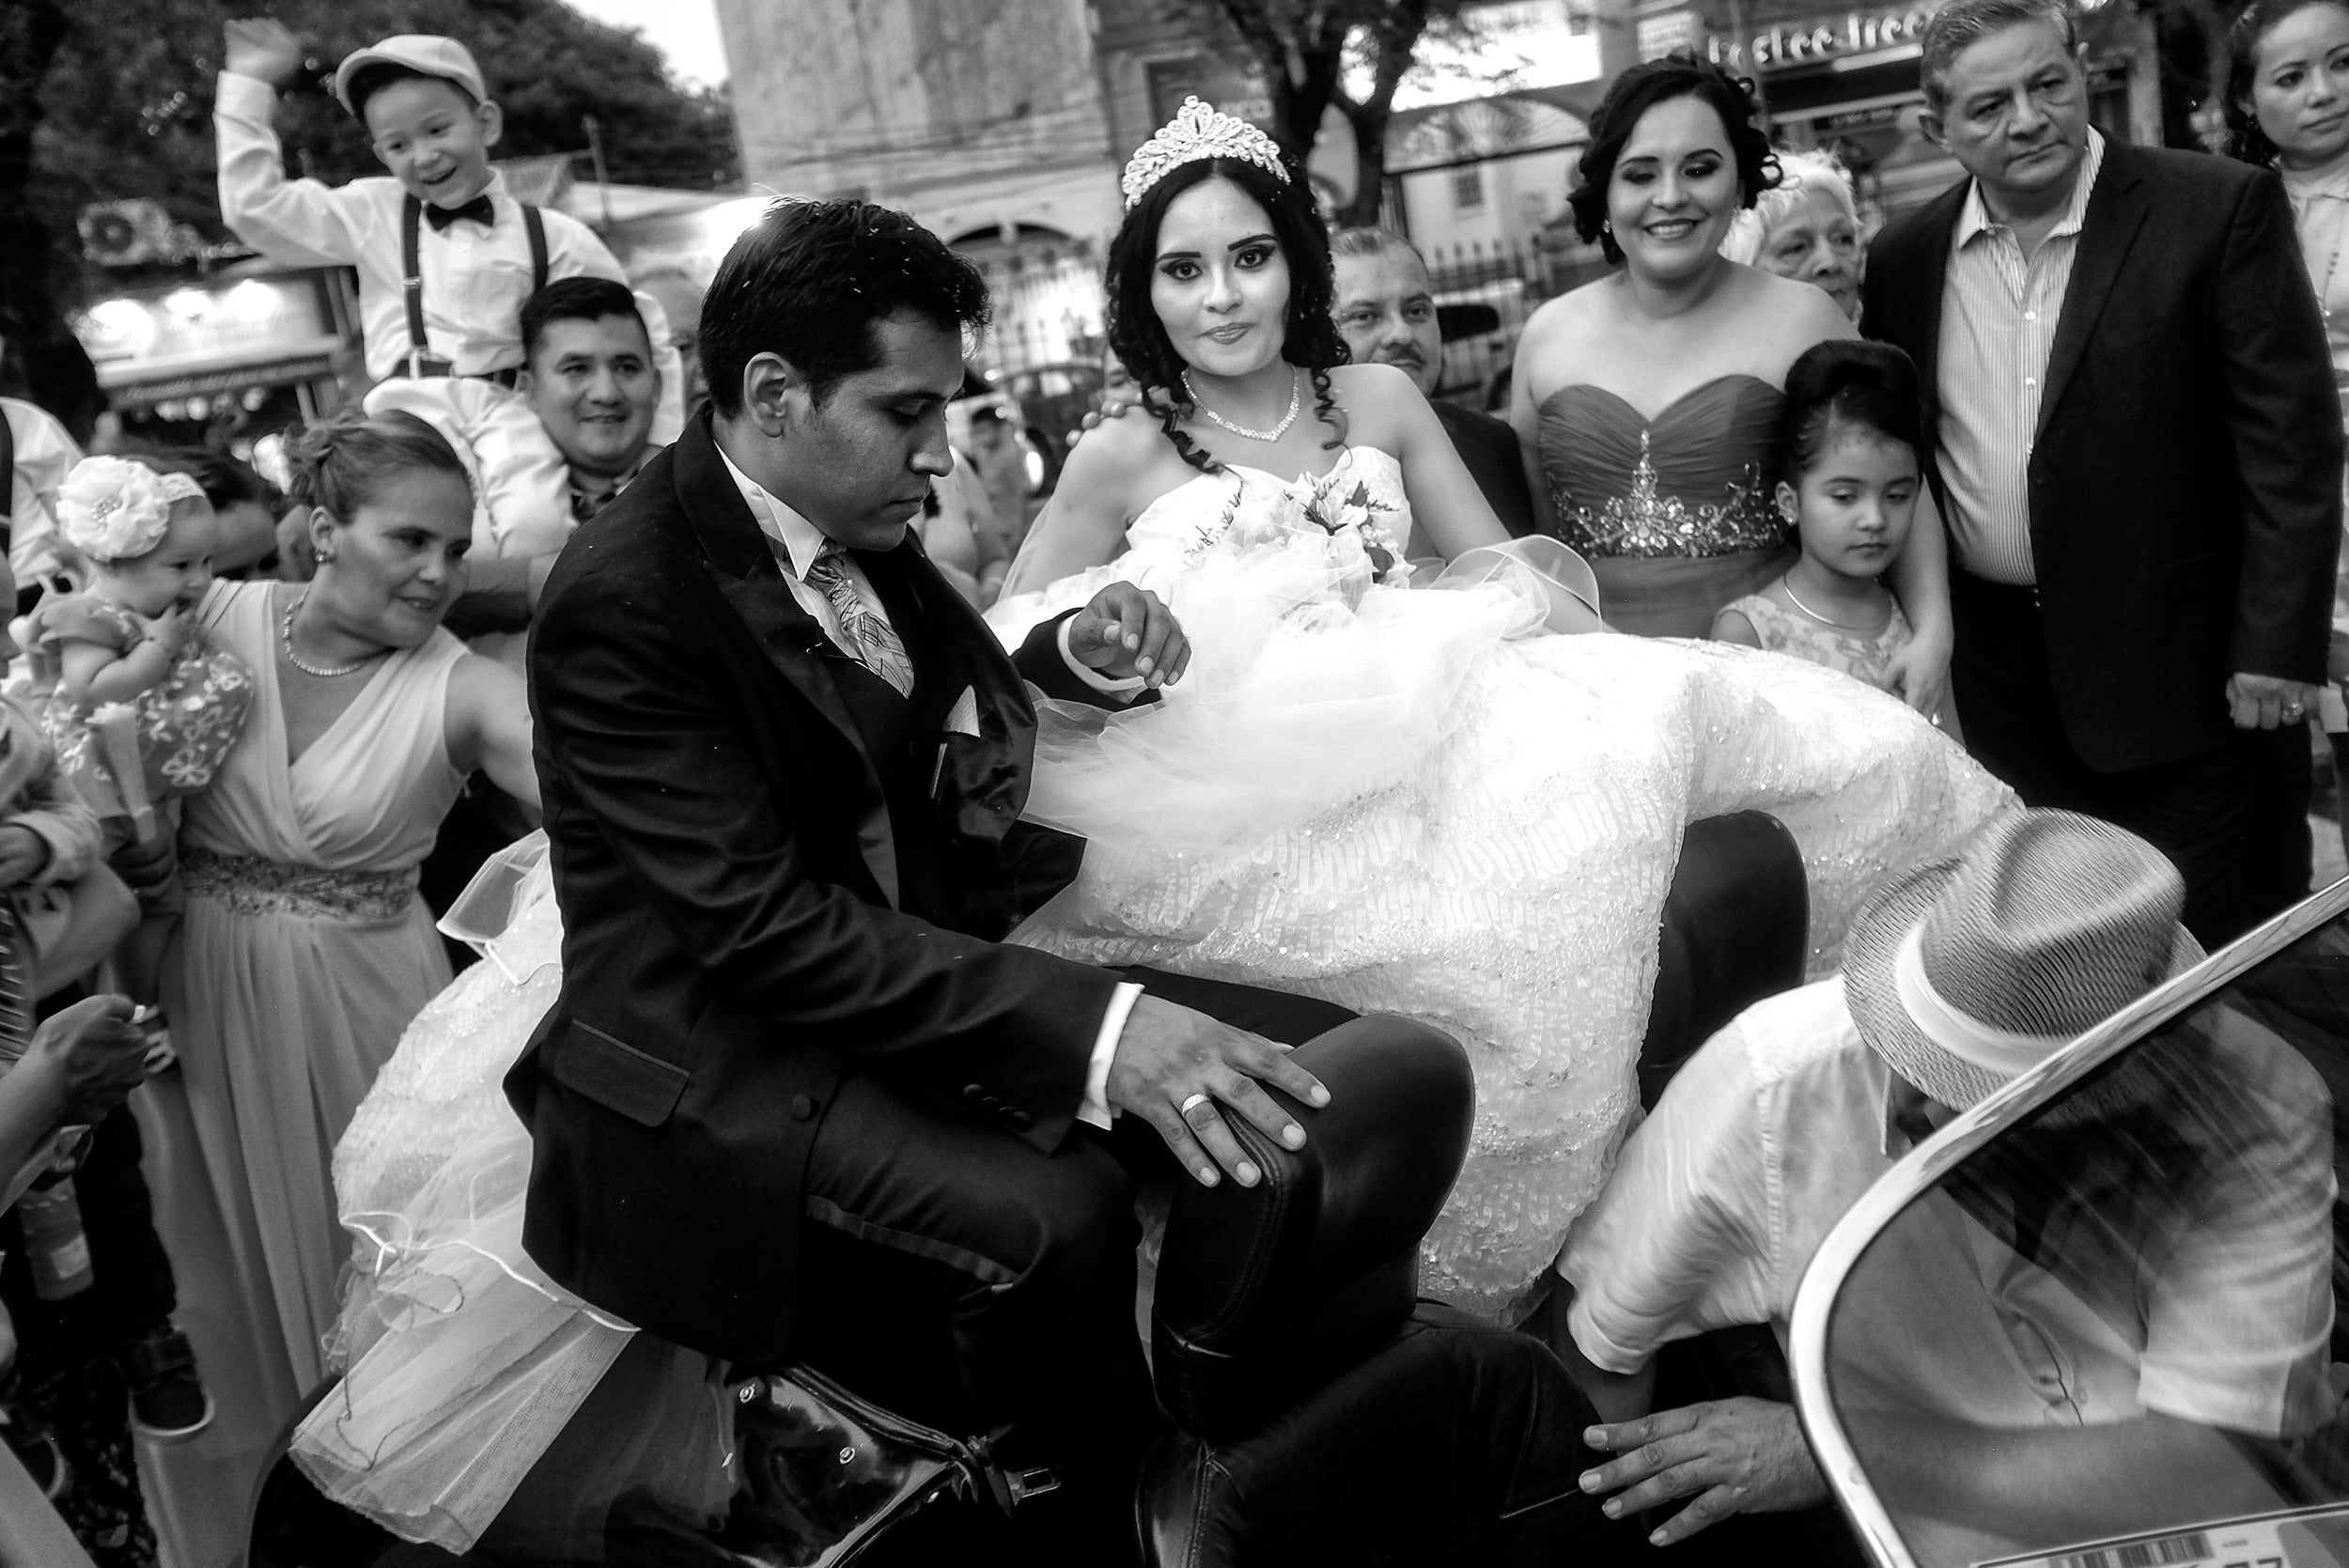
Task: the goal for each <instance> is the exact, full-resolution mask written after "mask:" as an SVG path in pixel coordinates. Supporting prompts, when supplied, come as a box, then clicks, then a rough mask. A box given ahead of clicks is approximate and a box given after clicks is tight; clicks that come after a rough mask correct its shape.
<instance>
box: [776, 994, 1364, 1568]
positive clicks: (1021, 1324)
mask: <svg viewBox="0 0 2349 1568" xmlns="http://www.w3.org/2000/svg"><path fill="white" fill-rule="evenodd" d="M1136 978H1138V979H1146V981H1147V983H1148V985H1149V986H1150V989H1151V991H1152V992H1153V993H1154V994H1155V995H1158V996H1159V997H1161V998H1164V999H1166V1000H1168V1001H1177V1002H1180V1003H1182V1004H1184V1005H1186V1006H1190V1007H1195V1008H1197V1009H1199V1010H1200V1011H1202V1012H1206V1013H1208V1014H1210V1015H1212V1016H1214V1017H1220V1018H1221V1019H1223V1020H1224V1021H1225V1022H1227V1023H1232V1024H1236V1025H1238V1026H1239V1027H1242V1028H1247V1029H1251V1030H1254V1031H1256V1032H1260V1033H1263V1034H1265V1035H1267V1036H1268V1037H1270V1038H1272V1039H1276V1040H1281V1041H1283V1042H1285V1043H1289V1044H1300V1043H1302V1042H1303V1041H1305V1040H1309V1039H1312V1038H1313V1037H1314V1036H1315V1035H1317V1034H1320V1033H1323V1032H1326V1031H1327V1030H1329V1029H1331V1028H1334V1027H1335V1026H1336V1025H1338V1024H1340V1023H1343V1022H1345V1021H1346V1019H1347V1018H1348V1017H1351V1015H1350V1014H1348V1013H1347V1012H1346V1010H1345V1009H1343V1008H1339V1007H1334V1006H1331V1005H1330V1004H1329V1003H1327V1002H1319V1001H1308V1000H1304V999H1300V998H1296V997H1285V996H1281V995H1278V994H1276V993H1273V992H1269V991H1261V990H1256V989H1254V988H1252V987H1250V986H1227V985H1220V984H1217V983H1215V982H1212V981H1201V980H1191V979H1187V978H1184V977H1181V976H1175V975H1160V974H1157V973H1155V972H1152V973H1147V974H1141V973H1138V974H1137V975H1136ZM1398 1027H1409V1026H1401V1025H1399V1026H1398ZM877 1156H878V1157H877ZM1175 1173H1176V1172H1175V1164H1174V1161H1173V1159H1172V1157H1169V1156H1168V1154H1167V1152H1166V1149H1165V1146H1164V1145H1163V1144H1162V1143H1161V1142H1160V1141H1159V1136H1158V1134H1157V1132H1156V1131H1154V1130H1153V1129H1152V1128H1151V1127H1150V1126H1149V1125H1148V1124H1147V1123H1146V1122H1143V1121H1142V1120H1141V1119H1140V1118H1138V1117H1134V1116H1123V1117H1120V1118H1118V1120H1117V1124H1116V1126H1115V1128H1114V1130H1112V1131H1111V1132H1108V1133H1101V1132H1099V1131H1097V1129H1094V1128H1092V1127H1089V1126H1080V1127H1079V1128H1078V1130H1077V1132H1076V1133H1075V1134H1074V1135H1073V1136H1071V1137H1070V1138H1069V1139H1068V1140H1067V1141H1066V1142H1065V1143H1064V1144H1063V1145H1062V1146H1061V1148H1060V1149H1059V1150H1058V1151H1057V1152H1056V1153H1054V1154H1052V1155H1050V1156H1049V1157H1048V1156H1045V1155H1041V1154H1038V1153H1037V1152H1036V1150H1035V1149H1034V1147H1033V1146H1031V1145H1029V1144H1027V1143H1024V1142H1020V1141H1017V1140H1014V1139H1010V1138H1006V1137H1004V1136H1003V1133H1002V1131H1001V1130H1000V1129H998V1128H997V1127H995V1126H992V1125H989V1124H987V1123H983V1122H981V1121H979V1120H977V1119H961V1118H955V1117H948V1116H941V1115H940V1114H939V1113H938V1111H936V1110H933V1109H931V1108H930V1107H928V1106H926V1105H923V1104H919V1103H917V1102H915V1101H912V1100H909V1099H907V1098H905V1097H903V1096H902V1095H900V1094H898V1093H897V1092H896V1091H895V1090H894V1089H893V1088H892V1087H891V1086H889V1085H888V1084H887V1083H885V1082H883V1081H882V1080H880V1079H877V1078H870V1077H855V1078H850V1079H848V1080H847V1081H845V1082H843V1083H842V1084H841V1086H840V1089H839V1092H838V1093H837V1094H835V1095H834V1096H833V1098H832V1108H831V1110H829V1111H827V1112H826V1114H825V1118H824V1126H823V1131H822V1132H821V1134H820V1135H818V1137H817V1141H816V1147H815V1149H814V1151H813V1152H812V1153H811V1155H810V1157H809V1159H808V1167H807V1178H806V1193H807V1222H806V1225H805V1227H804V1230H803V1232H802V1234H801V1263H800V1271H801V1278H802V1279H803V1280H804V1281H806V1283H805V1287H804V1289H803V1290H802V1291H801V1296H800V1316H799V1323H798V1327H797V1328H796V1330H795V1332H794V1336H793V1346H792V1354H793V1355H794V1357H795V1358H800V1359H802V1360H805V1361H807V1362H809V1363H810V1364H812V1365H815V1366H817V1367H820V1368H822V1369H823V1370H825V1371H826V1372H828V1373H830V1374H832V1375H833V1376H835V1377H837V1378H839V1379H840V1380H841V1381H842V1382H843V1383H845V1384H847V1385H848V1387H849V1388H852V1389H856V1390H857V1391H858V1392H859V1393H860V1394H862V1395H863V1396H864V1397H865V1398H867V1399H871V1400H874V1401H875V1402H877V1403H879V1404H880V1405H885V1406H888V1407H890V1408H892V1409H894V1410H897V1411H899V1412H901V1413H902V1414H905V1415H908V1416H910V1417H912V1418H914V1419H916V1420H919V1421H926V1422H927V1423H929V1424H931V1425H933V1426H936V1427H939V1428H941V1429H942V1430H944V1431H947V1432H952V1433H957V1434H965V1435H977V1434H984V1433H988V1432H991V1431H993V1430H995V1429H996V1428H998V1427H1000V1426H1004V1425H1006V1424H1008V1425H1009V1426H1010V1427H1011V1429H1012V1430H1011V1432H1010V1434H1009V1436H1007V1437H1006V1438H1005V1440H1004V1442H1003V1446H1002V1449H1001V1452H1002V1453H1003V1458H1004V1460H1005V1463H1006V1464H1007V1465H1010V1466H1013V1467H1032V1466H1043V1467H1050V1468H1051V1470H1052V1471H1053V1472H1054V1474H1055V1475H1056V1476H1057V1477H1058V1479H1059V1480H1060V1482H1061V1488H1060V1490H1059V1491H1057V1492H1054V1493H1050V1494H1047V1495H1044V1496H1041V1497H1038V1498H1033V1499H1031V1500H1030V1501H1028V1502H1025V1503H1023V1504H1021V1505H1020V1507H1019V1510H1018V1511H1017V1513H1016V1514H1015V1516H1014V1523H1013V1527H1012V1529H1009V1530H1006V1531H995V1530H993V1529H992V1527H991V1526H989V1525H988V1524H987V1523H986V1522H984V1521H974V1520H972V1518H970V1517H969V1515H968V1514H963V1515H962V1517H960V1518H958V1519H957V1520H956V1521H955V1523H954V1524H953V1525H952V1526H951V1527H943V1521H941V1527H942V1528H950V1529H951V1530H952V1533H953V1536H954V1538H955V1540H956V1541H957V1550H956V1552H955V1554H954V1555H955V1560H957V1561H964V1562H969V1561H972V1560H996V1559H1000V1560H1003V1561H1006V1562H1019V1563H1022V1564H1034V1565H1044V1564H1056V1563H1070V1564H1108V1563H1115V1562H1120V1561H1128V1560H1131V1559H1132V1554H1133V1551H1134V1534H1135V1532H1134V1522H1133V1521H1134V1502H1133V1486H1134V1478H1135V1475H1136V1472H1137V1470H1138V1469H1139V1467H1140V1464H1141V1458H1142V1451H1143V1447H1144V1445H1145V1444H1146V1443H1147V1442H1148V1440H1149V1439H1150V1437H1151V1436H1153V1435H1154V1434H1155V1432H1156V1430H1157V1428H1158V1425H1159V1416H1158V1411H1157V1405H1156V1403H1155V1401H1154V1399H1153V1398H1152V1395H1151V1392H1150V1387H1149V1382H1148V1378H1147V1376H1146V1374H1145V1372H1144V1369H1143V1359H1142V1352H1141V1344H1140V1341H1139V1339H1138V1337H1137V1335H1136V1333H1135V1326H1134V1247H1135V1244H1136V1242H1137V1240H1138V1239H1139V1237H1138V1230H1137V1226H1136V1224H1135V1220H1134V1201H1133V1187H1134V1183H1135V1181H1136V1180H1137V1179H1138V1178H1143V1179H1146V1178H1149V1177H1154V1176H1173V1175H1175ZM960 1512H961V1511H957V1513H960ZM922 1533H924V1534H926V1533H927V1532H926V1531H925V1532H922ZM901 1545H902V1546H903V1548H904V1550H905V1551H906V1552H909V1553H910V1554H912V1555H910V1556H908V1557H906V1559H905V1560H919V1558H920V1555H921V1553H922V1551H923V1550H925V1549H926V1546H925V1545H923V1544H920V1543H918V1542H917V1540H916V1539H915V1538H913V1537H909V1539H908V1540H907V1541H905V1542H904V1543H902V1544H901ZM973 1551H975V1552H976V1553H977V1556H976V1557H975V1558H974V1557H973V1555H972V1553H973ZM891 1560H896V1558H895V1557H894V1556H893V1558H892V1559H891Z"/></svg>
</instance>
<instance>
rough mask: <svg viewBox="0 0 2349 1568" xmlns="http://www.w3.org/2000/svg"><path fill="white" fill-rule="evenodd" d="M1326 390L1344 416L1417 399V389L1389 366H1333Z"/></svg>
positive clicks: (1412, 382)
mask: <svg viewBox="0 0 2349 1568" xmlns="http://www.w3.org/2000/svg"><path fill="white" fill-rule="evenodd" d="M1330 394H1331V395H1332V396H1335V397H1336V398H1337V400H1338V406H1339V407H1340V408H1342V409H1344V410H1346V411H1347V412H1348V413H1362V412H1368V411H1371V410H1374V409H1378V408H1384V407H1388V406H1391V405H1394V404H1398V403H1404V402H1407V401H1410V400H1417V399H1419V396H1420V392H1419V386H1418V384H1417V383H1416V382H1414V381H1413V380H1411V378H1410V377H1408V376H1407V375H1405V374H1404V373H1403V372H1402V371H1400V370H1398V369H1396V368H1395V367H1394V366H1393V365H1331V366H1330Z"/></svg>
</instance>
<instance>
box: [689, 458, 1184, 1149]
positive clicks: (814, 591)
mask: <svg viewBox="0 0 2349 1568" xmlns="http://www.w3.org/2000/svg"><path fill="white" fill-rule="evenodd" d="M718 458H719V460H720V461H721V462H723V463H724V464H725V465H726V473H727V474H728V475H730V476H731V477H732V478H733V480H734V484H735V488H736V489H739V490H740V491H741V492H742V500H743V502H744V503H745V504H746V505H749V507H750V509H751V517H752V518H753V519H754V520H755V521H756V522H757V524H758V530H759V532H760V533H762V534H764V535H766V536H767V543H768V546H769V548H770V549H771V550H772V551H774V556H775V565H777V566H778V567H782V568H783V580H784V582H786V583H788V584H789V585H790V588H791V597H792V598H794V599H797V600H798V601H799V605H800V608H801V609H802V610H804V611H806V612H807V613H808V614H809V615H810V616H812V617H814V619H815V621H816V624H817V626H820V627H822V628H823V629H824V635H825V636H827V637H829V638H831V639H832V642H833V644H835V645H837V646H838V647H840V648H841V649H843V650H844V651H846V652H848V653H849V654H850V655H851V656H853V654H854V652H855V646H856V645H855V644H853V643H851V642H849V641H848V638H847V637H845V636H844V635H842V633H841V629H840V616H839V613H837V612H836V611H834V610H833V609H832V600H831V599H829V598H826V597H825V596H824V591H823V590H822V589H821V588H817V587H814V586H812V585H811V584H810V583H809V582H808V581H807V569H808V567H812V566H814V565H815V564H816V557H817V555H818V554H820V553H822V551H823V549H824V547H825V546H826V545H827V544H829V543H831V542H832V541H831V536H829V535H827V534H825V532H824V531H823V530H822V529H820V528H818V527H817V526H816V525H815V524H814V523H812V522H810V521H809V520H807V519H806V518H804V517H802V516H801V515H800V513H799V512H797V511H796V510H794V509H793V508H792V507H790V506H788V505H785V503H784V502H783V501H781V500H780V499H778V498H777V497H776V496H775V495H773V494H772V493H771V492H770V491H769V490H768V489H767V488H766V487H765V486H763V485H761V484H760V483H759V482H758V481H757V480H755V479H754V478H752V477H751V476H750V475H749V474H745V473H743V472H742V471H741V469H740V468H739V467H737V466H736V465H735V461H734V459H733V458H730V457H728V456H726V453H725V450H724V448H723V447H721V448H720V449H719V452H718ZM840 566H841V575H842V576H843V577H845V578H846V579H848V586H849V587H850V588H851V589H853V590H854V591H855V593H856V597H857V599H858V600H859V602H861V603H862V604H863V606H864V607H865V609H867V610H869V611H871V612H872V613H873V614H875V615H877V616H879V618H880V620H881V621H882V622H883V623H884V624H886V625H889V626H891V627H892V628H893V629H894V624H895V623H894V622H892V621H890V618H889V610H888V607H887V606H885V605H883V604H882V603H881V600H880V596H879V594H877V593H875V592H874V591H873V584H872V582H871V581H870V580H869V579H868V578H866V577H865V575H864V568H863V567H862V566H860V565H859V564H858V562H857V558H856V553H855V551H844V552H843V553H842V555H841V557H840ZM1068 627H1069V623H1068V622H1067V621H1063V622H1062V623H1061V629H1060V653H1061V658H1062V659H1064V660H1066V661H1067V663H1068V667H1069V669H1071V670H1073V671H1074V672H1076V674H1077V675H1078V676H1079V677H1080V678H1081V679H1082V680H1083V681H1084V682H1085V683H1086V684H1087V685H1089V686H1091V687H1093V688H1094V689H1095V690H1096V691H1104V692H1108V693H1110V694H1112V695H1128V694H1130V693H1132V692H1136V691H1141V690H1142V689H1143V682H1142V681H1141V680H1138V679H1128V680H1111V679H1109V678H1107V677H1106V676H1103V675H1099V674H1097V673H1096V672H1095V671H1093V670H1092V669H1090V668H1088V667H1087V666H1085V665H1083V664H1081V663H1080V662H1078V660H1077V658H1076V656H1075V655H1074V654H1072V653H1071V652H1070V651H1069V647H1068ZM1141 998H1142V987H1141V986H1138V985H1136V984H1135V983H1134V982H1132V981H1130V980H1128V981H1125V982H1123V983H1121V984H1120V985H1119V986H1118V987H1117V989H1116V990H1115V991H1114V992H1113V993H1112V995H1111V997H1110V1004H1109V1008H1108V1010H1107V1011H1106V1012H1104V1013H1103V1014H1102V1015H1101V1028H1100V1031H1099V1032H1098V1033H1097V1034H1096V1035H1095V1036H1094V1041H1093V1059H1092V1061H1091V1063H1089V1064H1088V1065H1087V1066H1086V1068H1085V1091H1084V1099H1083V1100H1082V1101H1081V1103H1080V1104H1079V1105H1078V1107H1077V1119H1078V1120H1079V1121H1081V1122H1090V1123H1091V1124H1092V1125H1093V1126H1097V1127H1107V1126H1109V1125H1110V1117H1111V1115H1112V1112H1111V1110H1110V1102H1109V1080H1110V1065H1111V1063H1112V1062H1113V1061H1114V1060H1115V1059H1116V1056H1117V1042H1118V1040H1119V1039H1120V1038H1121V1037H1123V1035H1124V1034H1125V1032H1126V1020H1127V1018H1128V1017H1131V1016H1132V1014H1133V1010H1134V1003H1135V1002H1136V1001H1140V1000H1141Z"/></svg>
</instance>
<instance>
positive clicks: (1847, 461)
mask: <svg viewBox="0 0 2349 1568" xmlns="http://www.w3.org/2000/svg"><path fill="white" fill-rule="evenodd" d="M1781 440H1782V443H1783V446H1784V450H1785V454H1786V468H1785V476H1784V477H1783V478H1781V480H1780V481H1779V484H1778V489H1777V492H1776V496H1775V499H1776V502H1777V505H1778V511H1779V515H1780V516H1781V517H1782V518H1784V519H1785V520H1786V521H1787V523H1788V524H1789V525H1790V526H1791V527H1793V528H1794V530H1795V532H1796V534H1797V536H1798V538H1799V541H1800V544H1801V551H1802V552H1801V553H1800V554H1799V555H1798V556H1797V557H1796V559H1795V561H1794V563H1793V564H1792V565H1791V566H1789V567H1787V568H1786V570H1785V571H1783V572H1781V574H1780V575H1779V576H1778V578H1777V579H1776V580H1775V581H1773V582H1770V583H1768V584H1767V585H1766V586H1765V587H1764V588H1763V589H1762V590H1761V592H1759V593H1754V594H1748V595H1746V596H1745V597H1744V598H1738V599H1734V600H1732V601H1731V602H1730V603H1729V604H1728V605H1727V606H1725V607H1724V608H1723V609H1722V610H1721V612H1720V613H1719V614H1718V615H1716V616H1715V617H1714V618H1713V637H1714V639H1715V640H1716V641H1717V642H1723V643H1739V644H1744V645H1745V646H1747V647H1750V648H1766V649H1768V650H1770V651H1771V652H1773V653H1783V654H1791V655H1793V656H1794V657H1795V658H1797V659H1805V660H1810V661H1811V662H1812V663H1813V664H1824V665H1826V666H1827V667H1828V668H1829V669H1831V670H1841V671H1843V673H1844V674H1845V675H1851V676H1854V677H1856V678H1858V679H1859V680H1864V681H1866V682H1867V683H1868V684H1869V685H1871V686H1873V687H1875V688H1876V689H1877V690H1878V691H1892V690H1893V689H1894V686H1895V683H1896V678H1897V677H1896V675H1895V672H1894V668H1893V661H1894V660H1895V659H1897V658H1898V656H1899V654H1900V652H1901V650H1902V649H1903V648H1905V647H1906V646H1907V645H1908V644H1909V642H1910V641H1911V640H1912V639H1913V638H1914V637H1915V635H1916V633H1915V632H1914V631H1913V630H1912V629H1910V627H1909V624H1908V617H1907V616H1906V614H1904V613H1902V610H1901V604H1900V600H1899V599H1898V598H1894V597H1893V594H1892V591H1891V590H1890V588H1888V587H1886V586H1885V583H1884V581H1883V580H1884V578H1885V577H1886V576H1888V575H1889V574H1890V572H1891V570H1892V568H1893V566H1894V565H1895V563H1897V562H1898V561H1899V560H1900V556H1901V551H1902V550H1903V549H1904V548H1906V545H1907V543H1908V536H1909V530H1910V529H1911V528H1912V527H1913V526H1914V525H1915V522H1916V519H1917V498H1918V494H1919V492H1920V491H1921V489H1922V488H1923V474H1922V471H1921V467H1920V464H1919V462H1918V457H1917V454H1918V450H1919V447H1920V445H1921V442H1922V440H1923V434H1922V427H1921V410H1920V405H1919V402H1918V394H1917V367H1916V366H1915V365H1911V364H1910V363H1909V360H1908V356H1907V355H1906V354H1904V353H1902V352H1901V351H1900V350H1899V349H1894V348H1891V347H1890V346H1888V345H1886V344H1882V343H1870V342H1865V341H1862V340H1859V339H1857V338H1853V339H1843V340H1840V341H1836V342H1829V343H1822V344H1820V345H1818V346H1817V347H1816V348H1814V349H1808V350H1806V351H1805V352H1804V353H1803V354H1802V356H1801V357H1800V358H1798V359H1797V360H1796V361H1795V363H1794V365H1792V366H1791V367H1790V368H1789V369H1788V370H1787V372H1786V410H1785V414H1784V416H1783V418H1782V420H1781Z"/></svg>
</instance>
